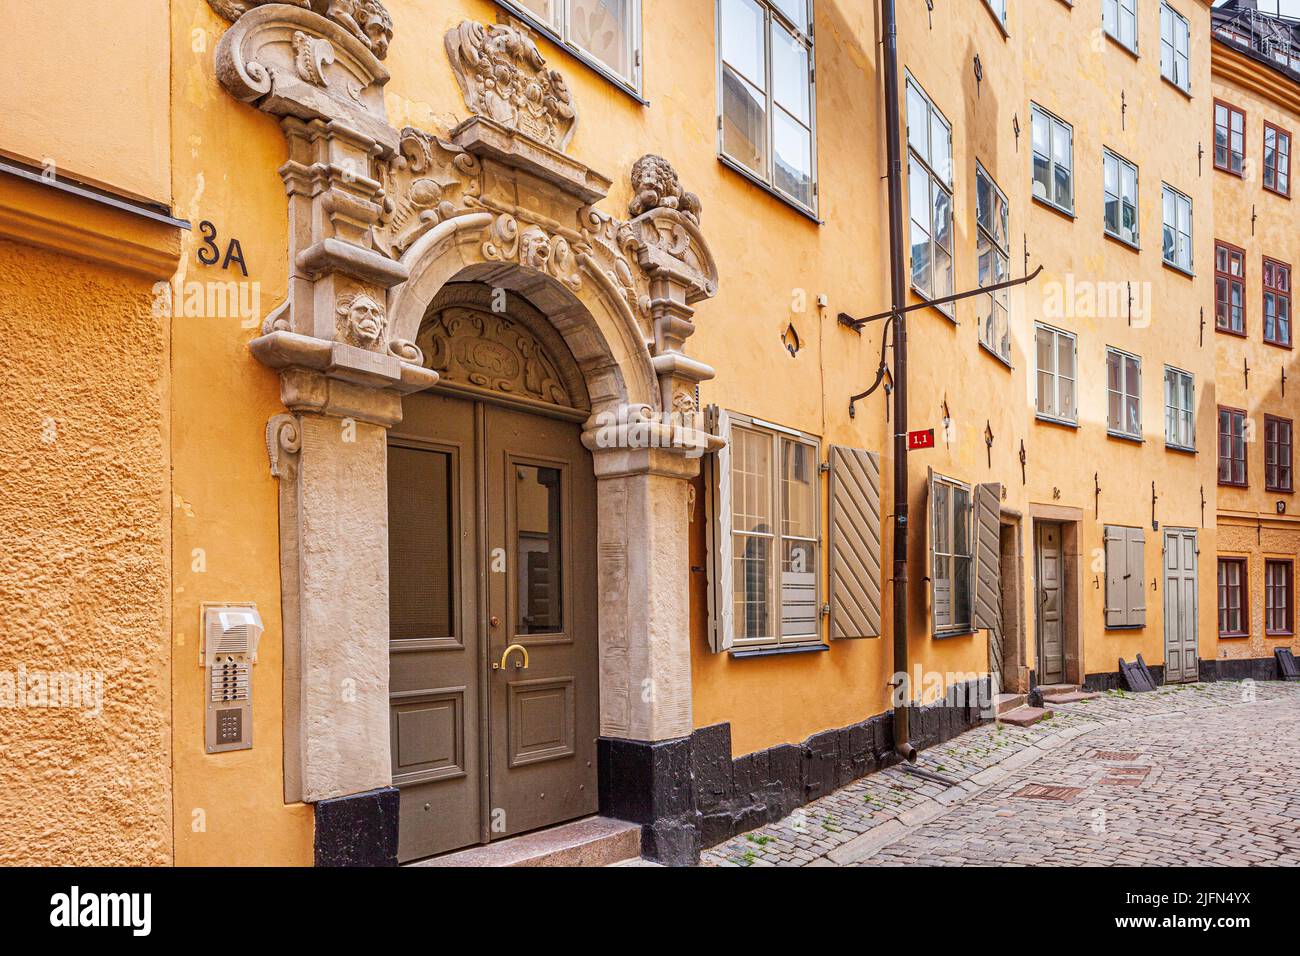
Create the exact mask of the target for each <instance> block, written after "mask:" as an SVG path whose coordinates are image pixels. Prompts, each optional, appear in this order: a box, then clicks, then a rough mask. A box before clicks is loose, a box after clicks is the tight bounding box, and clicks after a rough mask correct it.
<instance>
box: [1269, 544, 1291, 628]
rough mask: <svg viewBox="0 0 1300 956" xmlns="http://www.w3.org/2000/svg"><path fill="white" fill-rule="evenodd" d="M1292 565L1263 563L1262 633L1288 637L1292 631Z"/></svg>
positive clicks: (1283, 562) (1284, 562) (1278, 562)
mask: <svg viewBox="0 0 1300 956" xmlns="http://www.w3.org/2000/svg"><path fill="white" fill-rule="evenodd" d="M1293 567H1294V565H1293V564H1292V562H1290V561H1265V562H1264V633H1266V634H1276V635H1290V634H1291V633H1292V632H1293V629H1294V622H1295V613H1294V611H1293V610H1292V597H1291V593H1292V587H1291V582H1292V580H1293V579H1294V574H1293Z"/></svg>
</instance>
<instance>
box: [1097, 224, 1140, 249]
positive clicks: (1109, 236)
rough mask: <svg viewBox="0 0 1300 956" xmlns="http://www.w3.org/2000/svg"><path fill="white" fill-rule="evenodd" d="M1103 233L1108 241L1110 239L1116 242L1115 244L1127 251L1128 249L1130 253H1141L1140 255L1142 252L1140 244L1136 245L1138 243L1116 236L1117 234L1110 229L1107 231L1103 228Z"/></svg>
mask: <svg viewBox="0 0 1300 956" xmlns="http://www.w3.org/2000/svg"><path fill="white" fill-rule="evenodd" d="M1101 232H1102V235H1104V236H1105V237H1106V238H1107V239H1109V240H1110V241H1111V242H1114V243H1116V244H1118V245H1121V246H1123V247H1124V248H1125V249H1128V250H1129V251H1130V252H1139V253H1140V252H1141V251H1142V246H1141V245H1139V244H1138V243H1136V242H1129V241H1128V240H1127V239H1125V238H1124V237H1123V236H1117V235H1115V233H1113V232H1111V231H1110V230H1109V229H1106V228H1104V227H1103V228H1102V230H1101Z"/></svg>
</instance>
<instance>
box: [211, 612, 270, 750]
mask: <svg viewBox="0 0 1300 956" xmlns="http://www.w3.org/2000/svg"><path fill="white" fill-rule="evenodd" d="M200 614H201V616H202V627H201V632H202V634H203V646H202V647H201V648H200V651H199V663H200V664H201V665H202V667H203V674H204V681H203V686H204V694H203V697H204V711H205V714H204V717H205V719H204V721H203V729H204V740H205V744H206V746H207V752H208V753H210V754H216V753H225V752H226V751H229V750H250V749H252V746H253V665H254V664H256V663H257V645H258V642H259V641H260V640H261V639H262V631H263V630H264V627H263V625H262V615H261V614H259V613H258V611H257V605H256V604H206V603H205V604H204V605H203V606H202V609H201V611H200Z"/></svg>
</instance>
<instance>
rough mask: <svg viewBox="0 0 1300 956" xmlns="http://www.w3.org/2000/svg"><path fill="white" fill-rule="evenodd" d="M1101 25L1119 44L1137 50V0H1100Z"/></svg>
mask: <svg viewBox="0 0 1300 956" xmlns="http://www.w3.org/2000/svg"><path fill="white" fill-rule="evenodd" d="M1101 26H1102V29H1103V30H1105V31H1106V33H1107V34H1108V35H1109V36H1111V37H1113V38H1114V39H1115V41H1116V42H1118V43H1119V45H1120V46H1122V47H1125V48H1127V49H1129V50H1132V51H1133V52H1134V53H1136V52H1137V48H1138V28H1137V0H1101Z"/></svg>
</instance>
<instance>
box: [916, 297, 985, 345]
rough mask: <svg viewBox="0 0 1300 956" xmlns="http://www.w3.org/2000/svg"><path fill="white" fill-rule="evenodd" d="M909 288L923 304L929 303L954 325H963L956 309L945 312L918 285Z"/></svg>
mask: <svg viewBox="0 0 1300 956" xmlns="http://www.w3.org/2000/svg"><path fill="white" fill-rule="evenodd" d="M907 288H908V290H909V291H910V292H911V293H912V295H914V296H916V297H917V298H918V299H919V300H920V301H921V304H922V305H928V306H929V307H930V308H932V309H934V311H936V312H938V313H939V314H940V315H942V316H943V317H944V318H945V319H947V320H948V321H949V322H951V323H952V324H953V325H954V326H960V325H961V323H960V322H958V321H957V313H956V311H955V310H954V311H952V312H945V311H944V308H943V306H941V305H935V304H934V303H933V302H931V301H930V297H929V296H928V295H926V294H925V293H924V292H922V291H921V290H920V289H918V288H917V287H916V286H914V285H910V284H909V285H908V287H907ZM948 304H949V305H951V304H952V303H948ZM983 344H984V343H983V342H981V343H980V345H981V346H982V345H983Z"/></svg>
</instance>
